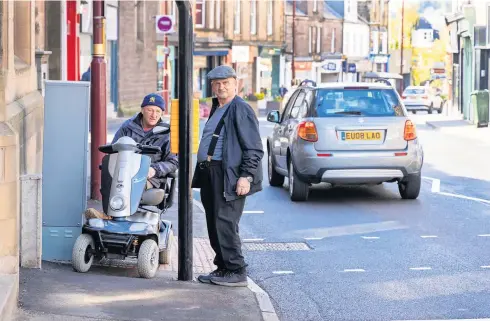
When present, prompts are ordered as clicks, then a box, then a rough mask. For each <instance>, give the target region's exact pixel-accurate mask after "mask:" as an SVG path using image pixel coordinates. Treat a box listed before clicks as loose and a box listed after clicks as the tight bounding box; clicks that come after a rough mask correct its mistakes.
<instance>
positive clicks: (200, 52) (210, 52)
mask: <svg viewBox="0 0 490 321" xmlns="http://www.w3.org/2000/svg"><path fill="white" fill-rule="evenodd" d="M194 56H228V50H199V49H197V50H194Z"/></svg>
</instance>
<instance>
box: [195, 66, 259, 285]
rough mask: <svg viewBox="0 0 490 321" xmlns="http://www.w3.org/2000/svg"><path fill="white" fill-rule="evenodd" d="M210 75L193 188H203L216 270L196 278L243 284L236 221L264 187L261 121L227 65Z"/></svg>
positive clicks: (211, 281) (219, 282) (202, 199)
mask: <svg viewBox="0 0 490 321" xmlns="http://www.w3.org/2000/svg"><path fill="white" fill-rule="evenodd" d="M208 79H209V80H210V81H211V86H212V90H213V93H214V94H215V96H216V97H214V98H213V106H212V109H211V113H210V116H209V119H208V121H207V123H206V125H205V126H204V130H203V134H202V138H201V141H200V144H199V150H198V154H197V164H196V169H195V171H194V177H193V181H192V187H194V188H200V189H201V201H202V204H203V206H204V210H205V212H206V221H207V228H208V234H209V240H210V243H211V247H212V248H213V250H214V252H215V253H216V256H215V259H214V264H215V265H216V266H217V269H216V270H215V271H213V272H211V273H210V274H208V275H201V276H199V277H198V280H199V281H200V282H203V283H212V284H217V285H224V286H247V272H246V264H245V260H244V257H243V255H242V250H241V241H240V236H239V234H238V224H239V222H240V218H241V216H242V212H243V208H244V206H245V198H246V197H247V196H249V195H252V194H254V193H256V192H258V191H261V190H262V157H263V156H264V151H263V147H262V140H261V138H260V132H259V122H258V119H257V117H256V116H255V112H254V111H253V109H252V108H251V107H250V106H249V105H248V104H247V103H246V102H245V101H244V100H243V99H242V98H240V97H239V96H237V79H236V73H235V71H234V70H233V69H232V68H231V67H228V66H218V67H216V68H215V69H213V70H211V71H210V72H209V74H208Z"/></svg>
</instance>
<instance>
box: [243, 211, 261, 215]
mask: <svg viewBox="0 0 490 321" xmlns="http://www.w3.org/2000/svg"><path fill="white" fill-rule="evenodd" d="M243 214H264V211H243Z"/></svg>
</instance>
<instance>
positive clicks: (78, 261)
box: [72, 234, 95, 273]
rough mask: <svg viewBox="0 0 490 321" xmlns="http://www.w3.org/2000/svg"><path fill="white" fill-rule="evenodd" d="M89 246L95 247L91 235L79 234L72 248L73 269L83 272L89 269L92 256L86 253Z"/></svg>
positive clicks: (92, 260)
mask: <svg viewBox="0 0 490 321" xmlns="http://www.w3.org/2000/svg"><path fill="white" fill-rule="evenodd" d="M89 248H92V250H93V249H95V243H94V239H93V237H92V236H91V235H89V234H81V235H80V236H79V237H78V238H77V240H76V241H75V245H74V246H73V250H72V265H73V268H74V269H75V271H77V272H80V273H85V272H87V271H88V270H90V267H91V266H92V263H93V262H94V256H93V255H91V254H89V253H87V250H88V249H89Z"/></svg>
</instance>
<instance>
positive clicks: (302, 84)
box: [299, 79, 316, 87]
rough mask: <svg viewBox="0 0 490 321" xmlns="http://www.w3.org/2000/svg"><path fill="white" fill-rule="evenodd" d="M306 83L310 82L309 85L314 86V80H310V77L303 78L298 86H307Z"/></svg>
mask: <svg viewBox="0 0 490 321" xmlns="http://www.w3.org/2000/svg"><path fill="white" fill-rule="evenodd" d="M308 83H311V85H312V86H313V87H316V82H315V81H313V80H310V79H305V80H303V81H302V82H301V83H300V84H299V87H303V86H307V85H308Z"/></svg>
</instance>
